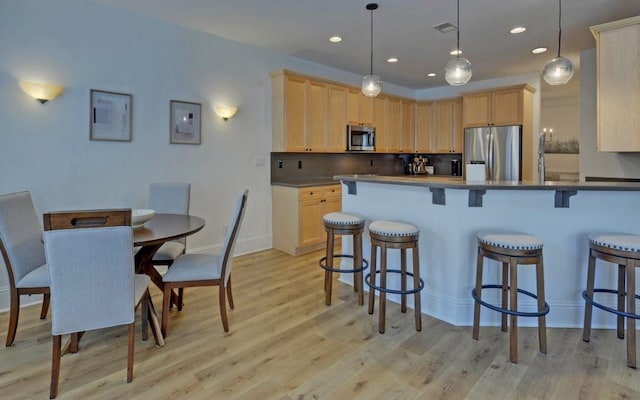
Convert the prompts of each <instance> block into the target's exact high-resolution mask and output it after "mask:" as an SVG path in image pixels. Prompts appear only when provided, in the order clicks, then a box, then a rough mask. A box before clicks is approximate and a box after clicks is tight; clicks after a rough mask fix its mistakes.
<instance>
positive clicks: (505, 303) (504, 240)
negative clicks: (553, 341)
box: [471, 232, 549, 363]
mask: <svg viewBox="0 0 640 400" xmlns="http://www.w3.org/2000/svg"><path fill="white" fill-rule="evenodd" d="M477 240H478V260H477V272H476V286H475V289H473V290H472V291H471V296H472V297H473V299H474V301H475V306H474V313H473V333H472V336H473V338H474V339H475V340H478V336H479V331H480V306H481V305H483V306H485V307H487V308H489V309H491V310H494V311H497V312H499V313H501V314H502V320H501V329H502V331H503V332H506V331H507V315H509V316H510V318H509V322H510V325H511V330H510V335H509V361H511V362H512V363H517V362H518V317H519V316H520V317H538V341H539V345H540V352H541V353H544V354H546V353H547V329H546V320H545V315H547V314H548V313H549V304H547V303H546V302H545V299H544V270H543V260H542V246H543V243H542V240H540V239H538V238H537V237H535V236H532V235H528V234H526V233H518V232H479V233H478V235H477ZM485 258H489V259H491V260H495V261H498V262H501V263H502V284H501V285H494V284H487V285H483V284H482V272H483V269H484V259H485ZM532 264H533V265H535V266H536V290H537V294H534V293H531V292H528V291H526V290H523V289H518V271H517V267H518V265H532ZM482 289H501V290H502V305H501V306H496V305H493V304H490V303H488V302H486V301H484V300H482ZM518 293H521V294H523V295H525V296H529V297H531V298H534V299H536V300H537V303H538V311H537V312H524V311H519V310H518V296H517V295H518Z"/></svg>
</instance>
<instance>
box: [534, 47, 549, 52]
mask: <svg viewBox="0 0 640 400" xmlns="http://www.w3.org/2000/svg"><path fill="white" fill-rule="evenodd" d="M545 51H547V48H546V47H536V48H535V49H533V50H531V52H532V53H533V54H540V53H544V52H545Z"/></svg>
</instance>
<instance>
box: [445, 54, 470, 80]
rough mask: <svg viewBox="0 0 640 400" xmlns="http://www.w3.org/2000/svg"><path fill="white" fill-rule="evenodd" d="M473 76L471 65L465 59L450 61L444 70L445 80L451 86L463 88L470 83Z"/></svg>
mask: <svg viewBox="0 0 640 400" xmlns="http://www.w3.org/2000/svg"><path fill="white" fill-rule="evenodd" d="M471 75H473V70H472V69H471V63H470V62H469V60H467V59H466V58H464V57H456V58H452V59H451V60H449V62H448V63H447V66H446V67H445V68H444V79H445V80H446V81H447V83H448V84H449V85H451V86H462V85H464V84H466V83H467V82H469V80H470V79H471Z"/></svg>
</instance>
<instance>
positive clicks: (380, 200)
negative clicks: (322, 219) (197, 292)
mask: <svg viewBox="0 0 640 400" xmlns="http://www.w3.org/2000/svg"><path fill="white" fill-rule="evenodd" d="M334 179H336V180H340V181H341V182H342V183H343V197H342V209H343V211H344V212H353V213H359V214H361V215H363V216H364V217H366V218H367V220H368V222H370V221H372V220H376V219H392V220H401V221H407V222H411V223H412V224H414V225H417V226H418V227H419V228H420V234H421V236H420V247H419V249H420V268H421V275H422V277H423V278H424V280H425V285H426V286H425V290H423V292H422V302H423V312H425V313H427V314H429V315H431V316H434V317H436V318H439V319H442V320H444V321H447V322H449V323H452V324H454V325H459V326H469V325H471V323H472V321H473V300H472V298H471V289H472V287H473V285H474V282H475V263H476V255H477V243H476V234H477V232H478V231H480V230H486V229H504V230H511V231H521V232H526V233H529V234H532V235H536V236H538V237H539V238H540V239H542V240H543V242H544V264H545V286H546V297H547V301H548V303H549V304H550V306H551V312H550V313H549V315H548V316H547V317H548V324H549V326H550V327H581V326H582V323H583V317H584V315H583V313H584V301H583V299H582V297H581V293H582V290H584V287H585V284H586V273H587V269H586V267H587V260H588V249H589V246H588V239H587V236H588V234H589V233H592V232H625V233H640V228H639V227H638V217H637V211H636V210H637V209H638V205H640V184H637V183H618V182H586V183H574V182H545V183H543V184H540V183H527V182H524V183H523V182H515V183H514V182H465V181H462V180H460V179H455V178H453V179H449V178H433V177H423V178H416V177H402V176H400V177H398V176H388V177H387V176H376V175H338V176H335V177H334ZM474 192H482V193H481V194H480V195H479V197H480V206H478V205H472V204H471V200H473V199H474V198H475V200H476V201H477V200H478V199H477V197H478V194H477V193H476V194H473V193H474ZM350 193H351V194H350ZM558 193H560V195H558ZM558 196H560V197H561V199H560V206H558ZM569 198H570V201H569ZM563 202H564V204H565V205H563ZM369 241H370V240H369V236H368V232H365V235H364V236H363V254H364V256H365V258H367V259H368V258H369V257H370V243H369ZM343 247H344V249H345V250H346V251H347V252H348V251H351V243H350V242H349V241H348V240H343ZM392 257H395V258H391V260H392V261H391V262H392V263H397V262H398V261H399V258H400V257H399V254H393V255H392ZM499 267H500V266H499V265H498V264H497V263H495V262H492V261H488V268H486V269H485V283H495V282H498V281H499V277H500V268H499ZM616 271H617V269H616V268H613V267H612V268H599V270H598V275H597V276H596V286H597V287H607V288H615V287H616V284H617V283H616V282H617V280H616V279H617V274H616ZM518 273H519V278H518V280H519V286H520V287H521V288H523V289H525V290H529V291H535V272H534V269H533V268H532V267H529V266H521V267H519V270H518ZM350 279H351V277H349V276H343V277H341V280H344V281H345V282H350ZM393 283H394V282H392V284H393ZM395 283H397V284H398V285H399V283H398V282H395ZM486 295H487V296H489V297H487V298H488V299H489V300H490V301H491V300H494V301H496V302H497V301H498V293H497V291H496V293H490V292H489V293H487V294H486ZM492 296H493V297H492ZM603 296H606V295H603ZM390 299H391V300H392V301H396V302H399V298H398V297H397V296H391V297H390ZM518 301H519V307H520V308H521V309H524V310H525V311H526V310H533V309H535V302H534V301H531V300H529V299H526V298H523V299H520V298H519V299H518ZM601 301H603V302H604V303H605V304H607V305H610V306H612V307H615V306H616V304H617V303H616V298H615V296H613V295H611V296H610V297H603V298H601ZM481 323H482V324H483V325H499V323H500V315H499V314H498V313H496V312H492V311H483V313H482V320H481ZM519 323H520V325H522V326H535V323H536V322H535V320H530V319H528V318H521V319H520V322H519ZM594 327H599V328H603V327H606V328H612V327H615V319H614V318H613V316H611V315H609V314H607V313H604V312H601V311H596V312H595V313H594Z"/></svg>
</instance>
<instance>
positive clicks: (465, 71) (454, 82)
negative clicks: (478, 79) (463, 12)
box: [444, 0, 473, 86]
mask: <svg viewBox="0 0 640 400" xmlns="http://www.w3.org/2000/svg"><path fill="white" fill-rule="evenodd" d="M457 24H458V25H457V27H456V31H457V34H458V41H457V45H456V46H457V47H456V49H457V51H456V58H453V59H451V60H449V62H448V63H447V66H446V67H444V79H445V80H446V81H447V82H448V83H449V85H451V86H462V85H464V84H466V83H467V82H469V80H470V79H471V75H472V74H473V70H472V69H471V62H469V60H467V59H466V58H464V57H460V53H461V51H460V0H458V22H457Z"/></svg>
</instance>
